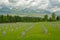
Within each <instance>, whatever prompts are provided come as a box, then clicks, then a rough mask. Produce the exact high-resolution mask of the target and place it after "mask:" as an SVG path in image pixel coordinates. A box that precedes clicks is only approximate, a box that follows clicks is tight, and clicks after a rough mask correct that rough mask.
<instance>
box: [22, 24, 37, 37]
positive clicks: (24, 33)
mask: <svg viewBox="0 0 60 40" xmlns="http://www.w3.org/2000/svg"><path fill="white" fill-rule="evenodd" d="M35 25H36V24H33V25H31V26H30V27H29V28H27V29H26V30H25V32H24V31H23V32H22V38H23V37H24V36H25V35H26V34H27V33H28V32H29V31H30V30H31V29H32V28H33V27H35Z"/></svg>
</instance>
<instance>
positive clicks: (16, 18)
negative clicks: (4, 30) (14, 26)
mask: <svg viewBox="0 0 60 40" xmlns="http://www.w3.org/2000/svg"><path fill="white" fill-rule="evenodd" d="M44 21H47V22H51V21H60V16H56V14H55V13H52V14H51V16H50V17H49V16H48V15H47V14H46V15H44V17H20V16H11V15H8V14H7V15H6V16H5V15H0V23H11V22H44Z"/></svg>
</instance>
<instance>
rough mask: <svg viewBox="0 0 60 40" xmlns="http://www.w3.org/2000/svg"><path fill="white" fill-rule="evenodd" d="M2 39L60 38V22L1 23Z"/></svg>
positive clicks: (0, 34) (32, 39)
mask: <svg viewBox="0 0 60 40" xmlns="http://www.w3.org/2000/svg"><path fill="white" fill-rule="evenodd" d="M0 40H60V22H26V23H25V22H18V23H1V24H0Z"/></svg>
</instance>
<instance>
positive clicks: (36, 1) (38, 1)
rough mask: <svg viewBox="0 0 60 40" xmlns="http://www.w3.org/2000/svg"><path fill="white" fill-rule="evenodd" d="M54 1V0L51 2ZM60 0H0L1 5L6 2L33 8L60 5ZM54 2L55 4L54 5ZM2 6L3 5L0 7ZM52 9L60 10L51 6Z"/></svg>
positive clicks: (9, 4)
mask: <svg viewBox="0 0 60 40" xmlns="http://www.w3.org/2000/svg"><path fill="white" fill-rule="evenodd" d="M50 1H52V2H50ZM58 3H60V0H0V5H2V4H4V5H7V6H8V7H10V9H12V8H17V9H19V8H20V7H22V8H32V9H35V8H36V9H46V8H47V7H48V6H49V7H53V5H54V6H55V5H56V4H57V5H59V4H58ZM52 4H53V5H52ZM0 8H1V7H0ZM50 10H54V11H55V10H60V9H59V8H55V7H53V8H51V9H50Z"/></svg>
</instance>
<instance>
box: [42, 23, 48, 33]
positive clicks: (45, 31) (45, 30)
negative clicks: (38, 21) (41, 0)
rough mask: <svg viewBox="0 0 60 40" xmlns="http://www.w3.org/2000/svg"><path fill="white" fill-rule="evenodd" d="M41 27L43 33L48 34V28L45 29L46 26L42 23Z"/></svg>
mask: <svg viewBox="0 0 60 40" xmlns="http://www.w3.org/2000/svg"><path fill="white" fill-rule="evenodd" d="M42 28H43V30H44V33H45V34H48V30H47V28H46V27H45V26H44V24H42Z"/></svg>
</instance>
